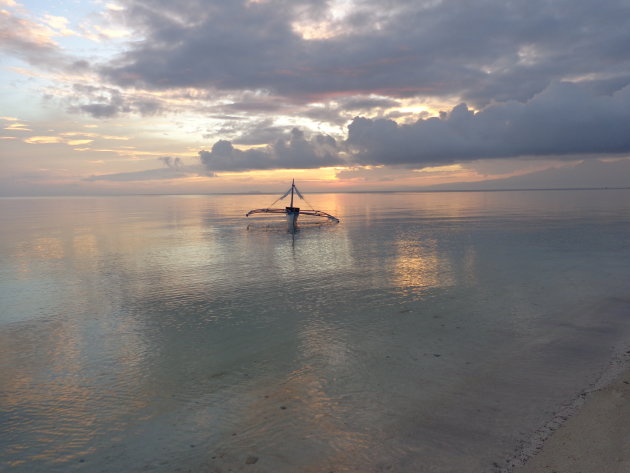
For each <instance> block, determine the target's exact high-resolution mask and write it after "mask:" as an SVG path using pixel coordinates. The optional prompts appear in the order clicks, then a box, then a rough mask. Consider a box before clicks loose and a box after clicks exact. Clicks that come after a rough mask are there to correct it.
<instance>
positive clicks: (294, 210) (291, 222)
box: [286, 207, 300, 231]
mask: <svg viewBox="0 0 630 473" xmlns="http://www.w3.org/2000/svg"><path fill="white" fill-rule="evenodd" d="M286 212H287V224H288V226H289V231H293V230H295V228H296V227H297V222H298V217H299V216H300V209H299V207H286Z"/></svg>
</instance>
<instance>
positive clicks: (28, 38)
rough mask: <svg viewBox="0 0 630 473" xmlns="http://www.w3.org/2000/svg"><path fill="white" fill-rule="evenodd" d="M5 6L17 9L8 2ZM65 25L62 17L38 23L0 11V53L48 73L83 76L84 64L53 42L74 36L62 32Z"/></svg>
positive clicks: (49, 17)
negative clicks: (55, 72) (56, 72)
mask: <svg viewBox="0 0 630 473" xmlns="http://www.w3.org/2000/svg"><path fill="white" fill-rule="evenodd" d="M7 6H8V7H10V8H18V7H19V4H17V3H15V2H13V3H11V2H10V3H9V4H8V5H7ZM66 23H67V20H66V19H65V18H62V17H53V16H50V15H48V16H46V17H45V18H44V19H43V20H42V21H41V22H38V21H36V20H33V19H30V18H27V17H25V16H23V15H20V14H18V13H16V12H15V11H10V10H5V9H0V31H2V33H0V51H4V52H5V53H6V54H9V55H11V56H14V57H17V58H19V59H21V60H23V61H25V62H27V63H29V64H31V65H35V66H39V67H44V68H46V69H49V70H52V71H72V72H74V73H77V72H84V71H86V70H87V69H88V67H89V64H88V62H87V61H85V60H77V59H76V58H73V57H72V56H71V55H68V54H66V53H65V52H64V51H63V50H62V49H61V48H60V47H59V45H58V44H57V43H56V42H55V41H54V40H53V37H55V36H58V35H68V34H74V33H73V32H70V30H68V29H67V28H66V26H65V24H66Z"/></svg>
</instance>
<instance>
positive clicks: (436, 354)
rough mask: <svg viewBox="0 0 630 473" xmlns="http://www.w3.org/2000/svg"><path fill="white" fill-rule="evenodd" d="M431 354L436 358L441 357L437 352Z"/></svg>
mask: <svg viewBox="0 0 630 473" xmlns="http://www.w3.org/2000/svg"><path fill="white" fill-rule="evenodd" d="M433 356H434V357H436V358H439V357H441V356H442V355H440V354H439V353H434V354H433Z"/></svg>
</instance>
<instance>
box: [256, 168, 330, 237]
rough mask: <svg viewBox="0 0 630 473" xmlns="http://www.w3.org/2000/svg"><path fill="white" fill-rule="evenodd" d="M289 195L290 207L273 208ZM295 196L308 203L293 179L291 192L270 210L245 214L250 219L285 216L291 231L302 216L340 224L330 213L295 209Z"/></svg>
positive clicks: (278, 199) (285, 194) (280, 198)
mask: <svg viewBox="0 0 630 473" xmlns="http://www.w3.org/2000/svg"><path fill="white" fill-rule="evenodd" d="M289 194H290V195H291V202H290V203H289V206H288V207H285V208H284V209H282V208H275V209H274V208H272V207H273V206H274V205H275V203H276V202H278V201H280V200H282V199H284V198H285V197H287V196H288V195H289ZM294 195H297V196H298V197H299V198H300V199H302V200H303V201H304V202H306V199H304V196H303V195H302V194H301V193H300V191H299V190H298V188H297V187H296V185H295V179H293V181H292V182H291V187H290V188H289V190H288V191H286V192H285V193H284V194H282V195H281V196H280V197H278V198H277V199H276V201H275V202H274V203H273V204H271V205H270V206H269V207H268V208H266V209H254V210H250V211H249V212H247V213H246V214H245V216H246V217H249V216H250V215H253V214H285V215H286V216H287V224H288V225H289V231H295V229H296V227H297V221H298V217H299V216H300V215H310V216H312V217H323V218H326V219H328V220H331V221H333V222H335V223H339V219H338V218H337V217H334V216H332V215H330V214H329V213H326V212H323V211H322V210H314V209H310V210H301V209H300V208H299V207H295V206H294V205H293V197H294ZM307 203H308V202H307Z"/></svg>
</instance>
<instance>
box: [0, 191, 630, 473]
mask: <svg viewBox="0 0 630 473" xmlns="http://www.w3.org/2000/svg"><path fill="white" fill-rule="evenodd" d="M304 187H305V189H304V190H306V191H307V192H308V189H307V188H306V187H307V186H304ZM276 197H277V196H272V195H191V196H170V195H144V196H115V197H57V198H2V199H0V470H2V471H10V472H11V473H27V472H28V473H37V472H42V473H56V472H64V473H65V472H75V471H76V472H90V473H92V472H95V473H97V472H98V473H108V472H112V473H114V472H131V473H134V472H147V471H150V472H156V473H163V472H194V473H197V472H200V473H206V472H208V473H225V472H252V473H272V472H273V473H331V472H334V473H342V472H359V473H372V472H374V473H376V472H391V473H424V472H435V473H486V472H506V471H511V468H512V466H513V465H515V464H516V463H518V459H519V458H523V456H524V455H526V453H524V452H527V451H528V449H530V450H531V449H532V445H535V441H536V439H537V438H538V439H540V438H543V437H544V435H545V434H544V432H547V431H552V430H553V428H555V427H554V426H555V425H556V424H558V423H559V422H561V421H560V420H559V419H561V418H563V416H565V415H566V413H567V412H569V411H568V410H570V408H571V406H574V405H575V403H576V402H577V401H578V400H579V399H582V398H584V396H585V395H586V393H588V392H589V390H593V389H596V387H597V386H598V385H599V384H601V383H602V382H604V381H602V380H605V379H606V378H607V376H608V377H610V373H611V370H614V369H615V367H618V366H619V364H620V363H622V362H623V361H624V360H626V361H627V358H628V355H627V353H626V352H628V351H629V350H630V190H629V189H616V190H615V189H609V190H606V189H602V190H539V191H505V192H433V193H429V192H427V193H420V192H417V193H414V192H400V193H348V194H343V193H339V194H333V193H331V194H316V193H312V194H305V197H306V200H307V201H306V202H300V205H301V207H302V208H304V209H306V208H309V207H312V208H315V209H318V210H323V211H326V212H328V213H330V214H332V215H335V216H336V217H338V218H339V219H340V223H338V224H336V223H334V222H330V221H327V220H324V221H321V220H318V219H316V218H315V219H309V217H307V216H301V217H300V225H299V227H298V229H297V231H295V232H290V231H289V229H288V227H287V224H286V222H285V221H284V220H283V219H282V218H277V216H275V217H274V216H273V215H271V216H265V215H262V216H259V217H256V216H251V217H249V218H246V217H245V213H246V212H247V211H248V210H250V209H254V208H261V207H266V206H268V205H269V204H270V203H271V202H273V200H275V198H276ZM624 357H625V358H624ZM598 383H599V384H598ZM534 449H535V448H534Z"/></svg>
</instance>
